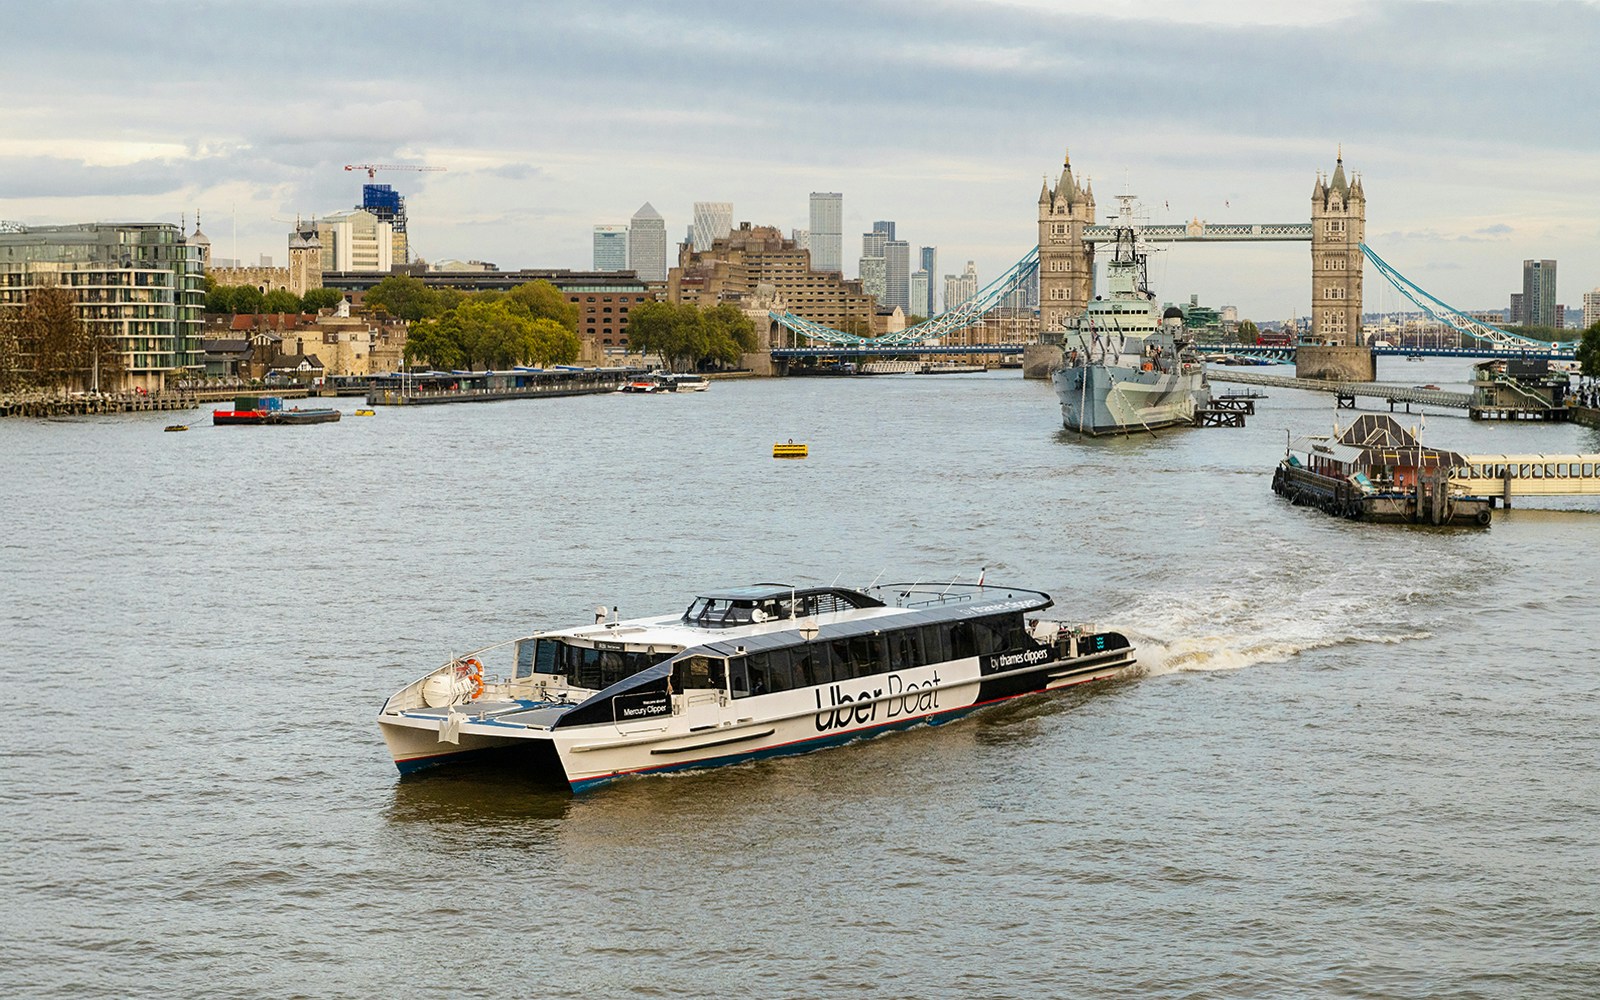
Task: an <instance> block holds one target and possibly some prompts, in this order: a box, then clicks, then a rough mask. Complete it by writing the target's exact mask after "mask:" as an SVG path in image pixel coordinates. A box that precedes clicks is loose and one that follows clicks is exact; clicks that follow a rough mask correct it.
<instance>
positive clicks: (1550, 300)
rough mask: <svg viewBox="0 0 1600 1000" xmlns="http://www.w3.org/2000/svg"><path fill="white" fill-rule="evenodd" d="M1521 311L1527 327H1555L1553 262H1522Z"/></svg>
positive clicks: (1554, 274)
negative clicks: (1525, 314)
mask: <svg viewBox="0 0 1600 1000" xmlns="http://www.w3.org/2000/svg"><path fill="white" fill-rule="evenodd" d="M1522 309H1523V311H1524V312H1525V313H1527V316H1526V317H1525V319H1524V322H1525V323H1526V324H1527V325H1528V326H1551V327H1553V326H1555V325H1556V324H1557V323H1558V322H1559V320H1558V319H1557V318H1556V262H1555V261H1553V260H1525V261H1523V262H1522Z"/></svg>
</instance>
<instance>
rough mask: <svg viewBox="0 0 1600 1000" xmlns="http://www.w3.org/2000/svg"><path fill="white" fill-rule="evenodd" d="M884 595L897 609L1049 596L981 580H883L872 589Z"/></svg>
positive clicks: (1035, 591)
mask: <svg viewBox="0 0 1600 1000" xmlns="http://www.w3.org/2000/svg"><path fill="white" fill-rule="evenodd" d="M872 590H873V591H876V592H878V593H879V596H880V597H882V598H884V603H885V604H891V605H893V606H894V607H897V608H928V607H939V606H941V605H945V604H958V603H966V602H969V601H973V600H978V599H983V598H989V599H996V598H1001V597H1006V598H1013V599H1014V598H1016V597H1018V596H1021V597H1025V598H1041V599H1043V600H1046V601H1048V600H1049V599H1050V596H1049V595H1048V594H1046V593H1044V592H1043V591H1039V590H1030V589H1028V588H1026V587H1007V586H1003V585H999V584H984V583H981V582H979V583H961V582H958V581H952V582H950V583H909V584H906V583H885V584H879V585H878V586H875V587H873V588H872Z"/></svg>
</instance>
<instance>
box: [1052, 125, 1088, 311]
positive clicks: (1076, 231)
mask: <svg viewBox="0 0 1600 1000" xmlns="http://www.w3.org/2000/svg"><path fill="white" fill-rule="evenodd" d="M1093 224H1094V188H1093V186H1092V185H1086V186H1083V187H1080V186H1079V185H1078V182H1077V181H1076V180H1074V179H1073V177H1072V161H1071V158H1070V157H1065V156H1064V157H1062V161H1061V177H1060V178H1059V179H1058V180H1057V181H1056V186H1055V187H1054V188H1053V189H1052V188H1051V187H1050V182H1049V181H1045V182H1044V183H1043V184H1042V185H1041V186H1040V188H1039V332H1040V333H1041V334H1042V335H1045V336H1046V337H1049V336H1051V335H1059V333H1060V331H1061V326H1062V323H1063V322H1064V321H1066V320H1070V319H1072V318H1073V317H1075V316H1077V315H1078V314H1079V313H1081V312H1083V310H1084V309H1085V308H1087V307H1088V305H1089V298H1090V297H1091V296H1092V295H1093V294H1094V246H1093V245H1092V244H1089V243H1085V242H1084V239H1083V235H1084V233H1083V231H1084V228H1085V227H1086V226H1091V225H1093Z"/></svg>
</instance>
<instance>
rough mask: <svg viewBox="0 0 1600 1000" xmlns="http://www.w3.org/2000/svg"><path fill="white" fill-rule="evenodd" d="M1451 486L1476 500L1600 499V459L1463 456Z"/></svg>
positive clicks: (1451, 477) (1506, 502)
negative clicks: (1574, 497) (1519, 498)
mask: <svg viewBox="0 0 1600 1000" xmlns="http://www.w3.org/2000/svg"><path fill="white" fill-rule="evenodd" d="M1462 458H1463V459H1464V460H1465V462H1464V464H1462V465H1459V466H1456V467H1455V468H1452V469H1451V470H1450V485H1451V486H1454V487H1456V488H1458V489H1460V490H1462V491H1463V492H1466V493H1469V494H1471V495H1473V496H1499V497H1501V498H1502V499H1503V500H1504V501H1505V505H1506V506H1507V507H1510V506H1511V498H1512V497H1515V496H1522V497H1529V496H1542V497H1553V496H1586V495H1587V496H1594V495H1600V455H1463V456H1462Z"/></svg>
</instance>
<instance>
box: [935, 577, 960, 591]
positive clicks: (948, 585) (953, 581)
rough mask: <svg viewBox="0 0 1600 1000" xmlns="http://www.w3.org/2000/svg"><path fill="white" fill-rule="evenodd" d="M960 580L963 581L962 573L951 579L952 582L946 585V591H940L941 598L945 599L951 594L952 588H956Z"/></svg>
mask: <svg viewBox="0 0 1600 1000" xmlns="http://www.w3.org/2000/svg"><path fill="white" fill-rule="evenodd" d="M959 579H961V574H960V573H957V574H956V575H955V576H952V577H951V578H950V582H949V583H947V584H945V587H944V589H943V590H941V591H939V596H940V597H943V596H944V595H946V594H948V593H950V588H951V587H954V586H955V585H956V581H957V580H959Z"/></svg>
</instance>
